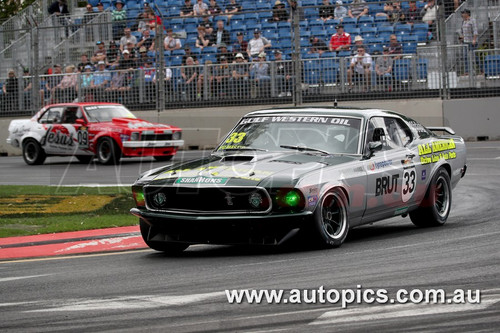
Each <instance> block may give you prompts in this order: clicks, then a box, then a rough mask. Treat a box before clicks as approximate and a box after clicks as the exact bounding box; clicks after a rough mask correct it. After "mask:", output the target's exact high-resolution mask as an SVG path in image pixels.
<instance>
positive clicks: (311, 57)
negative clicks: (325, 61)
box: [302, 53, 319, 59]
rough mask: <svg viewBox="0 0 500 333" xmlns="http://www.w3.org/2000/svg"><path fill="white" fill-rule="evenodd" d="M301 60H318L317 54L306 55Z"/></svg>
mask: <svg viewBox="0 0 500 333" xmlns="http://www.w3.org/2000/svg"><path fill="white" fill-rule="evenodd" d="M302 59H319V53H307V54H304V55H303V56H302Z"/></svg>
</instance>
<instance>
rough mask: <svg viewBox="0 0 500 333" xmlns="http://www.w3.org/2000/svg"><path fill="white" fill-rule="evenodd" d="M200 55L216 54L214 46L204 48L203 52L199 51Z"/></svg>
mask: <svg viewBox="0 0 500 333" xmlns="http://www.w3.org/2000/svg"><path fill="white" fill-rule="evenodd" d="M201 53H202V54H209V53H213V54H215V53H217V47H215V46H208V47H204V48H203V50H201Z"/></svg>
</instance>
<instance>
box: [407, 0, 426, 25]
mask: <svg viewBox="0 0 500 333" xmlns="http://www.w3.org/2000/svg"><path fill="white" fill-rule="evenodd" d="M405 18H406V23H408V24H411V25H412V26H413V24H414V23H420V22H421V21H422V15H420V9H418V8H417V2H416V1H415V0H412V1H410V2H409V7H408V9H406V11H405Z"/></svg>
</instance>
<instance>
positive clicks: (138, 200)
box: [132, 186, 146, 207]
mask: <svg viewBox="0 0 500 333" xmlns="http://www.w3.org/2000/svg"><path fill="white" fill-rule="evenodd" d="M132 195H133V196H134V200H135V204H136V206H137V207H146V199H145V198H144V189H143V187H142V186H132Z"/></svg>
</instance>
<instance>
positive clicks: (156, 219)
mask: <svg viewBox="0 0 500 333" xmlns="http://www.w3.org/2000/svg"><path fill="white" fill-rule="evenodd" d="M130 213H132V214H133V215H135V216H137V217H139V218H140V219H141V220H142V221H144V222H145V223H147V224H148V225H149V226H150V231H149V236H148V241H154V242H183V243H189V244H199V243H202V244H260V245H279V244H281V243H283V242H285V241H286V240H287V239H289V238H291V237H292V236H293V235H294V234H296V233H297V232H298V231H299V230H301V229H303V228H304V227H306V226H307V225H308V224H309V222H310V219H311V216H312V214H313V212H311V211H303V212H299V213H290V214H267V215H248V214H245V215H238V216H235V215H218V216H213V215H180V214H179V215H177V214H166V213H158V212H151V211H147V210H142V209H137V208H132V209H131V210H130Z"/></svg>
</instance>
